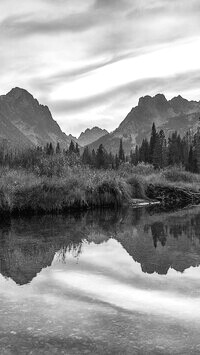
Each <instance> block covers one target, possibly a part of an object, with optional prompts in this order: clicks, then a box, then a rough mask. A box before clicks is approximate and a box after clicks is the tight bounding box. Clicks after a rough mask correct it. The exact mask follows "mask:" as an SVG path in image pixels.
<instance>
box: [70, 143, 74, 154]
mask: <svg viewBox="0 0 200 355" xmlns="http://www.w3.org/2000/svg"><path fill="white" fill-rule="evenodd" d="M69 153H70V154H71V153H75V146H74V142H73V141H72V140H71V142H70V145H69Z"/></svg>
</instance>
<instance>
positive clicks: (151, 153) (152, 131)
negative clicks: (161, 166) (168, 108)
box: [149, 122, 157, 163]
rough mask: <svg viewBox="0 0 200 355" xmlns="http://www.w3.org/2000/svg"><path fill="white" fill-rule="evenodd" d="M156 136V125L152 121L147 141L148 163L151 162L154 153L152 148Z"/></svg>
mask: <svg viewBox="0 0 200 355" xmlns="http://www.w3.org/2000/svg"><path fill="white" fill-rule="evenodd" d="M156 138H157V132H156V126H155V123H154V122H153V125H152V129H151V137H150V143H149V162H150V163H153V154H154V149H155V145H156Z"/></svg>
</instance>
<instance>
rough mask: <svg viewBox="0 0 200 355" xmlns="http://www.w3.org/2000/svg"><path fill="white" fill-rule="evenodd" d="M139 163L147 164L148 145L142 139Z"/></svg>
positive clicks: (145, 140)
mask: <svg viewBox="0 0 200 355" xmlns="http://www.w3.org/2000/svg"><path fill="white" fill-rule="evenodd" d="M139 161H143V162H144V163H148V162H149V143H148V141H147V139H146V138H144V139H143V141H142V145H141V147H140V149H139Z"/></svg>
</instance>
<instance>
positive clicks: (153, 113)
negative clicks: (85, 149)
mask: <svg viewBox="0 0 200 355" xmlns="http://www.w3.org/2000/svg"><path fill="white" fill-rule="evenodd" d="M199 116H200V102H196V101H187V100H186V99H184V98H182V97H181V96H177V97H174V98H173V99H171V100H169V101H167V99H166V98H165V96H164V95H162V94H158V95H156V96H154V97H151V96H145V97H141V98H140V99H139V102H138V105H137V106H136V107H134V108H132V110H131V111H130V112H129V113H128V115H127V116H126V118H125V119H124V120H123V121H122V122H121V124H120V125H119V127H118V128H117V129H116V130H115V131H113V132H112V133H110V134H107V135H106V136H104V137H101V138H100V139H98V140H97V141H95V142H94V143H92V144H90V146H89V147H90V149H95V150H96V149H97V148H98V147H99V145H100V144H103V145H104V147H105V148H106V150H108V151H112V152H113V153H117V152H118V150H119V141H120V138H122V139H123V147H124V149H125V151H126V153H129V152H130V150H131V149H132V148H134V147H135V145H136V144H140V143H141V141H142V139H143V138H145V137H148V136H149V134H150V132H151V127H152V123H153V122H155V124H156V126H157V127H158V128H159V129H161V128H162V129H164V130H165V132H166V134H167V135H169V134H170V132H172V131H174V130H178V131H179V132H180V134H184V133H185V132H186V131H187V130H188V129H189V128H191V127H194V126H195V125H196V124H197V122H198V118H199Z"/></svg>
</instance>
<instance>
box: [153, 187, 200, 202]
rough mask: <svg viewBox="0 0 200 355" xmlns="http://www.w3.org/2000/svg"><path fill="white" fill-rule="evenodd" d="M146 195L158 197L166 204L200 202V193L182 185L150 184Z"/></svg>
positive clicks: (157, 198)
mask: <svg viewBox="0 0 200 355" xmlns="http://www.w3.org/2000/svg"><path fill="white" fill-rule="evenodd" d="M146 195H147V197H148V198H150V199H156V200H158V201H160V202H161V203H162V204H163V205H165V206H174V205H176V206H180V205H181V206H184V205H188V204H199V203H200V193H199V192H195V191H192V190H188V189H184V188H181V187H173V186H165V185H154V184H149V185H148V186H147V189H146Z"/></svg>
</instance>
